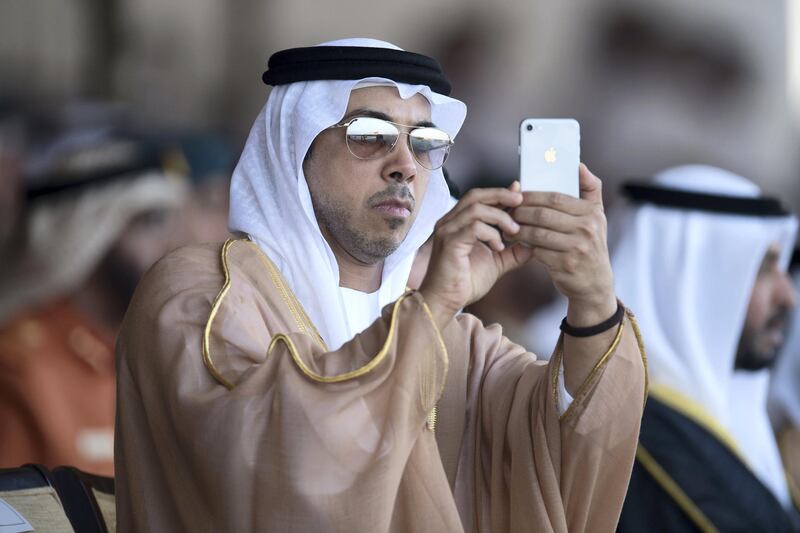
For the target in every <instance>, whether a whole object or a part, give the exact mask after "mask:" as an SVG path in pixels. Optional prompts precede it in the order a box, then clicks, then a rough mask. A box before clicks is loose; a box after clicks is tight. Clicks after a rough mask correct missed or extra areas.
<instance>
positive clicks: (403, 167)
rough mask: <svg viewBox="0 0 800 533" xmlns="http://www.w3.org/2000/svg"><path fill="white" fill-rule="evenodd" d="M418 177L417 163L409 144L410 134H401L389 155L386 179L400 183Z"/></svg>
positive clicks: (385, 173)
mask: <svg viewBox="0 0 800 533" xmlns="http://www.w3.org/2000/svg"><path fill="white" fill-rule="evenodd" d="M416 175H417V161H416V160H415V159H414V154H413V152H412V151H411V145H410V144H409V142H408V134H401V135H400V138H399V139H397V143H395V145H394V147H393V148H392V150H391V151H390V152H389V154H387V156H386V159H385V164H384V167H383V177H384V179H391V180H395V181H399V182H406V181H412V180H413V179H414V178H415V177H416Z"/></svg>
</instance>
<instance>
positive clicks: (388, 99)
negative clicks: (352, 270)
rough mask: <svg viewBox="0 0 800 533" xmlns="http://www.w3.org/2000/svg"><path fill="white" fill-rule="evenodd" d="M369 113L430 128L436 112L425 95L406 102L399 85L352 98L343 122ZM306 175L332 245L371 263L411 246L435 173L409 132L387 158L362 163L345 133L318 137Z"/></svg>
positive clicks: (337, 131)
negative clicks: (419, 158)
mask: <svg viewBox="0 0 800 533" xmlns="http://www.w3.org/2000/svg"><path fill="white" fill-rule="evenodd" d="M361 116H371V117H376V118H383V119H385V120H390V121H392V122H396V123H399V124H407V125H410V126H425V125H430V120H431V109H430V104H429V103H428V101H427V100H426V99H425V97H424V96H422V95H421V94H416V95H414V96H413V97H411V98H409V99H408V100H403V99H402V98H400V95H399V93H398V92H397V89H395V88H394V87H366V88H363V89H356V90H355V91H353V92H352V93H351V94H350V102H349V104H348V106H347V111H346V113H345V117H344V119H343V122H346V121H348V120H350V119H351V118H354V117H361ZM401 130H402V128H401ZM303 171H304V173H305V175H306V181H307V182H308V188H309V190H310V192H311V198H312V202H313V205H314V212H315V214H316V217H317V221H318V222H319V226H320V229H321V230H322V234H323V235H324V237H325V239H326V240H327V241H328V244H330V246H331V247H332V248H333V249H334V251H344V252H346V253H347V254H349V255H350V256H352V257H353V258H355V259H356V260H357V261H359V262H362V263H366V264H374V263H377V262H379V261H382V260H383V259H385V258H386V257H387V256H388V255H390V254H391V253H392V252H393V251H395V250H396V249H397V247H398V246H400V243H402V242H403V239H405V237H406V235H407V234H408V231H409V229H410V228H411V226H412V224H413V223H414V220H415V219H416V217H417V213H418V212H419V208H420V206H421V205H422V199H423V197H424V195H425V191H426V189H427V187H428V180H429V178H430V172H431V171H429V170H427V169H425V168H424V167H422V166H421V165H420V164H419V163H417V162H416V160H415V159H414V156H413V154H412V153H411V149H410V148H409V146H408V137H407V136H406V135H401V136H400V139H398V141H397V145H396V146H395V147H394V150H393V151H392V152H390V153H388V154H386V155H385V156H383V157H379V158H377V159H368V160H364V159H357V158H356V157H355V156H353V155H352V154H351V153H350V152H349V150H348V149H347V144H346V141H345V129H344V128H333V129H327V130H325V131H323V132H322V133H320V134H319V135H318V136H317V138H316V139H315V140H314V144H313V145H312V148H311V155H310V157H309V158H307V160H306V161H305V162H304V163H303Z"/></svg>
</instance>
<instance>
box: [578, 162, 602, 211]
mask: <svg viewBox="0 0 800 533" xmlns="http://www.w3.org/2000/svg"><path fill="white" fill-rule="evenodd" d="M578 182H579V184H580V189H581V198H582V199H584V200H589V201H590V202H593V203H596V204H600V205H603V182H602V181H600V178H598V177H597V176H595V175H594V174H592V171H591V170H589V167H587V166H586V165H584V164H583V163H581V164H580V167H578Z"/></svg>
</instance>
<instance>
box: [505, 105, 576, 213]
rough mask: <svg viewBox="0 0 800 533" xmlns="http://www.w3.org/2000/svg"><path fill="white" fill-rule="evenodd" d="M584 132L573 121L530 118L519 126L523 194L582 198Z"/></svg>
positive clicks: (520, 171) (520, 175) (567, 119)
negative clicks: (580, 176) (549, 193)
mask: <svg viewBox="0 0 800 533" xmlns="http://www.w3.org/2000/svg"><path fill="white" fill-rule="evenodd" d="M580 161H581V131H580V126H579V125H578V121H577V120H575V119H571V118H526V119H524V120H523V121H522V122H521V123H520V125H519V181H520V185H521V186H522V190H523V191H554V192H561V193H564V194H569V195H570V196H574V197H576V198H578V197H579V194H580V192H579V186H578V166H579V165H580Z"/></svg>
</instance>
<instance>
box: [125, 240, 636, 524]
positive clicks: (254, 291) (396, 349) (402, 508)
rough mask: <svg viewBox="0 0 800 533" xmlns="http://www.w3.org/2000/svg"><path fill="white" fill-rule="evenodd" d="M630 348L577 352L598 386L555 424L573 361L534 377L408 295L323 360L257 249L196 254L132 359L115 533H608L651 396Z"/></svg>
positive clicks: (134, 309) (157, 270)
mask: <svg viewBox="0 0 800 533" xmlns="http://www.w3.org/2000/svg"><path fill="white" fill-rule="evenodd" d="M634 330H635V326H634V324H633V322H632V321H631V319H630V317H629V318H627V319H626V320H625V321H624V323H623V326H622V327H620V328H619V329H617V330H613V331H610V332H607V333H604V334H603V335H607V336H608V345H609V350H608V351H607V353H606V354H601V353H594V354H590V353H580V352H581V344H580V342H578V341H576V340H575V339H572V340H570V342H568V343H567V346H566V349H567V350H568V353H566V354H565V355H564V357H565V363H566V366H567V371H568V372H573V371H575V372H579V371H580V372H585V374H586V375H589V378H588V379H587V381H586V383H584V385H583V386H582V387H581V388H580V389H579V390H578V391H577V392H576V394H575V399H574V401H573V403H572V405H571V406H570V408H569V410H568V411H567V412H566V413H565V414H564V415H563V416H562V417H561V419H560V420H559V416H558V412H557V407H556V405H557V396H556V394H557V388H556V387H555V384H556V383H557V381H556V380H557V369H558V366H557V365H558V362H559V360H560V350H557V351H556V354H555V357H554V358H553V362H552V363H549V364H548V363H546V362H543V361H537V360H536V358H535V356H534V355H533V354H531V353H527V352H525V350H523V349H522V348H520V347H519V346H517V345H514V344H512V343H511V342H509V341H508V340H507V339H505V338H504V337H503V336H502V334H501V331H500V328H499V327H497V326H495V327H489V328H485V327H483V325H482V324H481V323H480V322H479V321H478V320H477V319H476V318H475V317H473V316H471V315H469V314H462V315H459V316H458V318H457V319H456V320H454V321H453V322H452V323H451V324H450V325H449V326H448V328H447V329H446V330H445V331H444V332H439V331H438V330H437V328H436V326H435V325H434V323H433V321H432V319H431V317H430V313H429V311H428V309H427V306H426V305H425V303H424V302H423V300H422V298H421V296H420V295H419V294H417V293H414V292H410V293H408V294H406V295H404V296H403V297H401V298H400V299H399V300H398V301H397V302H396V303H395V304H392V305H389V306H387V308H386V309H384V312H383V316H382V317H381V318H380V319H378V320H377V321H376V322H375V323H374V324H373V325H372V326H371V327H369V328H368V329H367V330H366V331H364V332H363V333H362V334H360V335H358V336H356V337H355V338H354V339H353V340H352V341H350V342H348V343H346V344H345V345H344V346H342V348H340V349H339V350H336V351H334V352H328V351H327V350H326V348H325V347H324V343H323V342H322V340H321V338H320V336H319V335H318V334H317V333H316V330H315V328H314V326H313V325H312V324H311V323H310V322H309V321H308V318H307V317H306V315H305V313H304V311H303V309H302V308H301V306H300V304H299V302H298V301H297V300H296V299H295V298H294V296H293V295H292V293H291V291H290V290H289V288H288V287H287V285H286V283H285V282H284V281H283V280H282V278H281V276H280V274H279V272H278V270H277V269H276V268H275V266H274V265H273V264H272V263H271V262H270V260H269V258H267V257H266V256H265V255H264V254H263V253H262V252H261V251H260V250H259V249H258V248H257V247H256V246H255V245H254V244H252V243H251V242H249V241H246V240H239V241H229V242H228V243H227V244H226V245H225V246H224V247H223V249H222V253H220V247H219V246H218V245H217V246H215V245H207V246H198V247H188V248H183V249H181V250H179V251H177V252H175V253H173V254H171V255H169V256H167V257H166V258H164V259H162V260H161V261H160V262H159V263H158V264H157V265H156V266H155V267H154V268H153V269H152V270H151V272H150V273H149V274H148V275H147V276H146V278H145V280H144V281H143V282H142V284H141V285H140V287H139V289H138V290H137V293H136V296H135V297H134V300H133V302H132V304H131V307H130V310H129V311H128V315H127V317H126V320H125V325H124V327H123V331H122V334H121V336H120V339H119V343H118V350H117V351H118V361H117V364H118V373H119V376H118V381H119V393H118V394H119V396H118V418H117V440H116V461H117V462H116V465H117V466H116V468H117V506H118V520H119V526H118V528H119V529H118V530H119V531H120V532H123V533H124V532H126V531H142V532H149V531H152V532H160V531H170V532H172V531H192V532H203V531H208V532H212V531H213V532H219V531H235V532H245V531H270V532H272V531H337V532H361V531H363V532H382V531H398V532H400V531H403V532H414V531H424V532H439V531H442V532H445V531H487V532H488V531H492V532H503V531H562V532H565V531H612V530H613V529H614V527H615V524H616V522H617V519H618V516H619V511H620V508H621V506H622V502H623V499H624V496H625V491H626V488H627V485H628V479H629V476H630V472H631V467H632V463H633V458H634V453H635V449H636V441H637V436H638V432H639V421H640V417H641V414H642V407H643V399H644V394H645V387H646V383H645V367H644V364H643V354H642V353H641V351H640V349H639V345H637V340H636V338H637V336H636V335H635V331H634ZM581 365H584V367H583V368H579V367H580V366H581ZM581 375H583V374H581ZM443 390H446V391H447V392H445V394H444V396H442V392H443ZM437 403H438V404H439V407H440V409H439V410H438V415H439V416H438V422H437V421H436V409H435V406H436V404H437ZM440 450H441V453H442V456H441V457H440ZM448 476H449V477H448Z"/></svg>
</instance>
